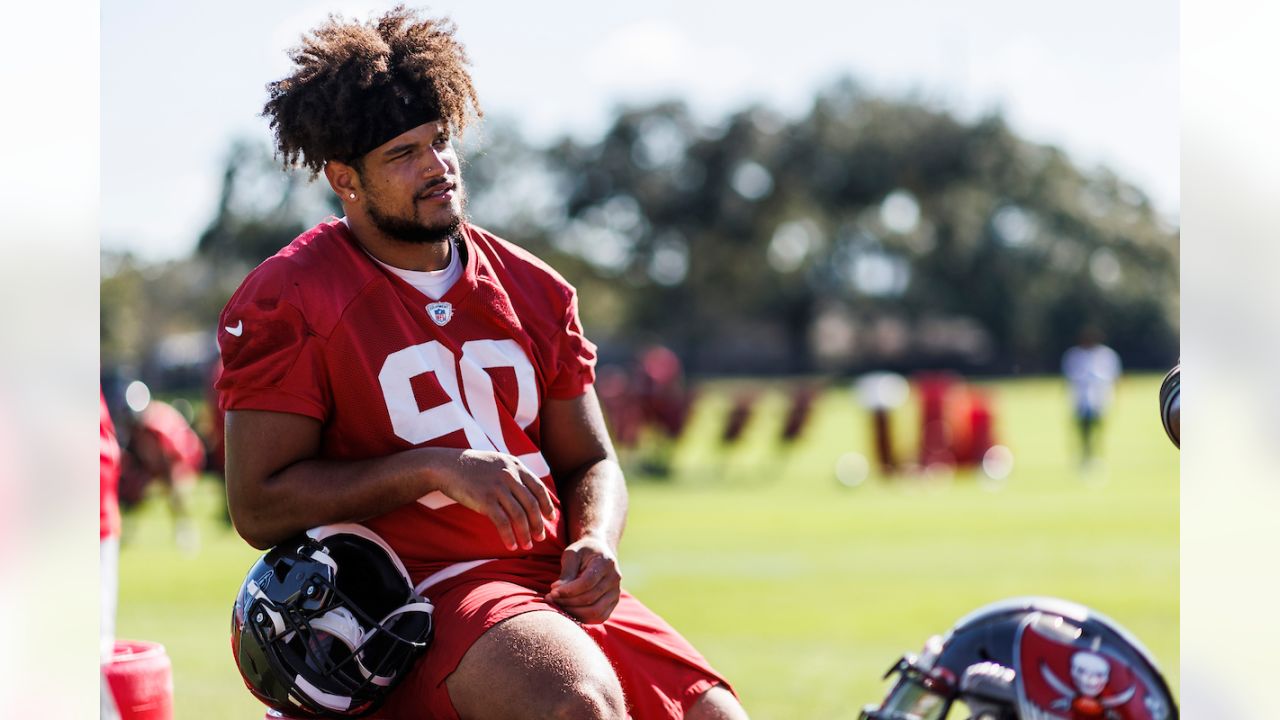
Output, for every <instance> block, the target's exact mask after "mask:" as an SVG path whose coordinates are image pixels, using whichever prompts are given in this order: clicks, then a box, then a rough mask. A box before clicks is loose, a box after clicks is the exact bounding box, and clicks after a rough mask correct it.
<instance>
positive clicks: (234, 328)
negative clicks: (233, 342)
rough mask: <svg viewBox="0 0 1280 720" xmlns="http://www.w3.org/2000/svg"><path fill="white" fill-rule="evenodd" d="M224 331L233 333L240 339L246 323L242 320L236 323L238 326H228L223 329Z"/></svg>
mask: <svg viewBox="0 0 1280 720" xmlns="http://www.w3.org/2000/svg"><path fill="white" fill-rule="evenodd" d="M222 329H223V330H226V331H227V332H229V333H231V334H232V335H235V336H236V337H240V334H241V333H243V332H244V321H243V320H240V321H238V322H236V324H235V325H227V326H226V327H224V328H222Z"/></svg>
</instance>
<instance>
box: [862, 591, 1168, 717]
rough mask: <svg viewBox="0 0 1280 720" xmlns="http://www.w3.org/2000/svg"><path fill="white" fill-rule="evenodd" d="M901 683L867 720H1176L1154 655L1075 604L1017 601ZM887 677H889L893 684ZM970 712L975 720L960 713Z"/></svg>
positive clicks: (910, 669)
mask: <svg viewBox="0 0 1280 720" xmlns="http://www.w3.org/2000/svg"><path fill="white" fill-rule="evenodd" d="M894 673H897V674H898V675H899V677H898V680H897V682H896V683H895V684H894V686H893V689H892V690H890V691H889V694H888V695H887V696H886V697H885V699H884V702H882V703H881V704H880V705H879V706H868V707H866V708H865V709H864V710H863V711H862V715H861V718H862V720H944V718H947V717H948V716H949V714H950V716H951V717H954V718H966V717H967V718H970V719H971V720H1177V718H1178V707H1177V705H1176V704H1175V703H1174V701H1173V696H1172V694H1171V693H1170V692H1169V686H1168V685H1167V684H1166V683H1165V680H1164V677H1163V676H1162V675H1161V674H1160V670H1159V669H1158V668H1157V667H1156V665H1155V662H1154V661H1153V660H1152V659H1151V655H1150V654H1149V653H1147V651H1146V650H1145V649H1144V648H1143V647H1142V645H1141V644H1139V643H1138V641H1137V639H1136V638H1134V637H1133V636H1132V635H1130V634H1129V633H1127V632H1126V631H1125V630H1124V629H1123V628H1121V627H1120V626H1119V625H1117V624H1116V623H1115V622H1113V621H1111V620H1109V619H1107V618H1106V617H1103V616H1102V615H1099V614H1098V613H1096V612H1094V611H1092V610H1090V609H1088V608H1086V607H1083V606H1081V605H1077V604H1075V603H1070V602H1066V601H1063V600H1055V599H1052V598H1042V597H1030V598H1015V599H1011V600H1004V601H1001V602H997V603H993V604H991V605H988V606H986V607H983V608H980V609H979V610H977V611H975V612H973V613H971V614H969V615H968V616H966V617H964V618H962V619H961V620H960V621H959V622H958V623H956V626H955V627H954V628H952V629H951V631H950V632H948V633H947V634H946V635H945V636H936V635H935V636H934V637H932V638H930V639H929V641H928V642H926V643H925V647H924V651H923V652H922V653H921V654H920V655H918V656H917V655H907V656H906V657H904V658H902V659H901V660H899V661H898V663H897V664H896V665H894V666H893V668H891V669H890V670H889V674H890V675H892V674H894ZM886 677H887V676H886ZM961 706H963V707H964V708H966V709H967V710H968V715H963V714H954V713H952V711H953V710H956V709H957V708H958V707H961Z"/></svg>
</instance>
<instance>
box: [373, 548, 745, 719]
mask: <svg viewBox="0 0 1280 720" xmlns="http://www.w3.org/2000/svg"><path fill="white" fill-rule="evenodd" d="M548 570H549V571H550V574H549V575H548ZM558 576H559V563H558V561H556V562H555V563H554V564H550V565H548V564H546V563H543V562H540V561H532V562H531V561H523V560H495V561H493V562H490V563H487V564H485V565H482V566H480V567H478V568H476V569H474V570H472V571H470V572H468V573H465V574H463V575H461V576H459V577H457V578H452V579H450V580H446V581H444V582H441V583H440V584H439V585H436V586H433V587H431V588H429V589H428V590H427V595H428V597H429V598H430V600H431V602H432V603H433V604H434V605H435V616H434V619H435V639H434V640H433V641H432V643H431V647H430V648H429V649H428V650H427V653H426V655H424V656H423V657H422V658H421V659H419V660H418V662H417V664H416V665H415V666H414V668H413V669H412V670H411V671H410V673H409V675H408V676H407V677H406V678H405V679H404V681H403V682H402V684H401V685H400V686H399V687H397V688H396V690H395V692H394V693H392V695H391V698H390V699H389V700H388V702H387V704H386V706H385V707H384V708H383V709H382V710H380V711H379V712H378V713H377V717H378V718H380V719H381V718H386V719H387V720H400V719H402V718H403V719H404V720H409V719H413V720H420V719H421V718H424V717H429V718H432V719H433V720H454V719H456V718H457V717H458V714H457V712H456V711H455V710H454V709H453V703H452V702H451V701H450V699H449V691H448V688H447V687H446V685H445V680H447V679H448V677H449V675H451V674H452V673H453V671H454V669H456V668H457V667H458V663H459V662H461V660H462V656H463V655H465V654H466V652H467V650H468V649H469V648H470V647H471V645H472V644H473V643H475V641H476V640H479V639H480V636H481V635H483V634H484V633H485V631H487V630H488V629H489V628H491V627H493V626H494V625H497V624H498V623H500V622H502V621H503V620H507V619H509V618H512V617H515V616H516V615H520V614H523V613H527V612H533V611H539V610H541V611H551V612H557V613H561V614H564V613H563V612H562V611H561V610H560V609H559V608H557V607H556V606H555V605H554V604H552V603H549V602H547V601H546V599H545V598H544V595H545V594H546V593H547V592H548V591H549V590H550V589H551V582H552V581H553V580H555V579H556V578H557V577H558ZM579 627H581V628H582V629H583V630H584V631H585V632H586V633H587V635H589V636H590V637H591V639H592V640H595V642H596V644H597V645H599V646H600V649H601V650H603V651H604V654H605V656H606V657H608V658H609V662H610V663H611V664H612V665H613V669H614V671H615V672H616V673H617V675H618V679H619V681H621V683H622V691H623V693H624V694H625V696H626V700H627V712H628V714H629V715H630V716H631V717H633V718H637V720H650V719H651V718H673V719H674V720H679V718H683V717H684V712H685V710H686V709H687V708H688V707H689V706H690V705H691V704H692V703H693V701H694V700H696V699H697V698H698V697H700V696H701V695H702V694H703V693H704V692H706V691H707V690H710V689H711V688H712V687H714V686H716V685H724V686H725V687H726V688H728V687H729V683H728V682H726V681H725V679H724V678H723V677H721V676H720V674H719V673H717V672H716V671H715V670H713V669H712V668H711V665H710V664H709V663H708V662H707V661H706V659H704V658H703V657H702V655H701V654H699V653H698V651H697V650H695V649H694V648H693V646H692V645H691V644H689V642H688V641H687V640H685V639H684V638H683V637H681V636H680V634H679V633H677V632H676V631H675V629H673V628H672V627H671V626H670V625H668V624H667V623H666V622H664V621H663V620H662V618H660V617H658V616H657V614H655V613H654V612H653V611H651V610H649V609H648V608H646V607H645V606H644V605H642V604H641V603H640V601H639V600H636V599H635V598H634V597H632V596H631V595H630V594H628V593H627V592H626V591H623V593H622V599H621V600H619V601H618V606H617V607H616V608H615V609H614V611H613V614H612V615H610V616H609V619H608V620H606V621H605V622H603V623H601V624H598V625H579Z"/></svg>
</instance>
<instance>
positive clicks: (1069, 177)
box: [102, 80, 1178, 374]
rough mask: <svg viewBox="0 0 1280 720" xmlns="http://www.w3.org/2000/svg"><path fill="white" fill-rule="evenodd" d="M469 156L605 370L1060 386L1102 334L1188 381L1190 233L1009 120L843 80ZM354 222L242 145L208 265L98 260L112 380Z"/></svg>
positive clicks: (475, 181)
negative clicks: (1009, 378)
mask: <svg viewBox="0 0 1280 720" xmlns="http://www.w3.org/2000/svg"><path fill="white" fill-rule="evenodd" d="M461 155H462V157H463V163H464V175H465V178H466V181H467V187H468V195H469V204H468V211H469V213H470V215H471V217H472V218H473V219H474V220H475V222H477V223H478V224H480V225H481V226H483V227H486V228H487V229H490V230H492V231H494V232H496V233H497V234H499V235H500V236H503V237H505V238H507V239H509V240H511V241H513V242H516V243H518V244H521V245H524V246H526V247H528V248H529V249H530V250H532V251H533V252H534V253H536V254H538V255H539V256H541V257H543V258H545V259H546V260H547V261H548V262H550V263H551V264H552V265H553V266H554V267H556V268H557V270H559V271H560V272H561V273H562V274H564V275H565V276H566V277H567V278H568V279H569V280H570V281H571V282H573V283H574V284H576V285H577V286H578V288H579V291H580V296H581V298H582V304H581V313H582V317H583V322H584V324H585V325H586V326H587V328H588V330H589V331H590V333H591V334H592V336H593V337H594V338H595V339H596V340H597V341H598V342H600V344H601V350H602V355H603V356H604V357H606V358H608V357H609V356H610V355H611V354H612V355H613V356H614V357H619V358H620V357H622V356H624V355H625V354H626V353H627V352H628V351H630V350H632V349H636V348H639V347H642V346H646V345H649V344H651V343H653V342H661V343H663V344H665V345H667V346H669V347H671V348H672V349H674V350H675V351H676V352H677V353H678V354H679V356H680V357H681V358H682V359H683V360H684V361H685V363H686V368H687V369H688V370H689V371H690V372H691V373H694V374H706V373H725V372H751V373H766V374H779V373H799V372H814V371H825V372H857V371H861V370H863V369H867V368H871V367H890V368H897V369H902V370H909V369H913V368H920V367H952V368H957V369H962V370H969V371H987V372H1010V371H1027V372H1052V371H1056V369H1057V364H1058V358H1059V357H1060V354H1061V352H1062V351H1063V350H1064V349H1065V348H1066V347H1067V346H1069V345H1070V344H1072V342H1073V341H1074V340H1075V336H1076V333H1077V331H1078V329H1079V328H1080V327H1081V326H1082V325H1084V324H1086V323H1092V324H1095V325H1097V326H1099V327H1101V328H1102V329H1103V331H1104V332H1105V333H1106V334H1107V336H1108V342H1109V344H1111V345H1112V346H1113V347H1115V348H1116V349H1117V350H1118V351H1119V352H1120V353H1121V355H1122V357H1124V359H1125V362H1126V364H1127V365H1128V366H1129V367H1165V366H1167V365H1169V364H1171V363H1172V361H1173V360H1174V358H1176V356H1177V313H1178V306H1177V298H1178V274H1177V272H1178V233H1177V230H1176V228H1174V227H1170V226H1169V225H1168V223H1167V222H1166V221H1164V220H1162V219H1161V218H1160V217H1159V216H1158V215H1157V214H1156V212H1155V211H1154V209H1153V207H1152V206H1151V203H1150V202H1149V201H1148V199H1147V198H1146V197H1145V196H1144V195H1143V194H1142V192H1141V191H1139V190H1138V189H1137V188H1135V187H1133V186H1132V185H1131V184H1129V183H1126V182H1125V181H1123V180H1122V179H1121V178H1119V177H1117V176H1116V175H1115V174H1114V173H1112V172H1110V171H1108V170H1106V169H1105V168H1097V169H1082V168H1080V167H1077V166H1076V165H1075V164H1073V163H1072V162H1071V160H1070V159H1069V158H1068V157H1067V156H1066V155H1065V154H1064V153H1063V152H1061V151H1060V150H1058V149H1057V148H1054V147H1048V146H1043V145H1037V144H1034V143H1031V142H1028V141H1026V140H1023V139H1021V138H1019V137H1017V136H1016V135H1015V134H1014V133H1013V132H1012V131H1011V130H1010V129H1009V128H1008V126H1006V125H1005V123H1004V122H1003V120H1002V119H1001V118H1000V117H999V116H998V115H994V114H993V115H989V116H986V117H981V118H977V119H975V120H971V121H966V120H962V119H959V118H956V117H954V116H952V115H950V114H949V113H947V112H945V111H943V110H940V109H937V108H934V107H931V106H930V105H929V104H927V103H924V102H920V101H917V100H914V99H910V98H906V99H889V98H884V97H878V96H874V95H871V94H868V93H866V92H865V91H864V90H862V89H861V88H860V87H859V86H858V85H856V84H855V83H853V82H852V81H850V80H842V81H839V82H836V83H833V84H832V85H830V86H829V87H827V88H826V89H824V90H823V91H822V92H820V93H819V94H818V95H817V97H816V98H815V100H814V103H813V105H812V107H811V108H810V109H809V110H808V112H807V113H805V114H804V115H803V116H800V117H795V118H787V117H783V116H781V115H779V114H778V113H776V112H774V111H772V110H770V109H769V108H766V107H760V106H753V107H747V108H744V109H742V110H741V111H739V112H737V113H734V114H732V115H730V116H728V117H726V118H724V119H723V120H722V121H720V122H718V123H713V124H705V123H702V122H699V121H698V120H696V119H695V118H694V116H693V114H692V113H691V112H690V110H689V109H688V108H687V107H686V106H685V105H684V104H683V103H681V102H678V101H671V102H663V103H657V104H653V105H649V106H645V107H631V108H622V109H620V110H619V111H618V112H617V113H616V116H615V119H614V121H613V123H612V125H611V127H610V128H609V129H608V130H607V131H606V132H605V133H604V134H603V135H602V136H601V137H600V138H599V139H598V140H593V141H581V140H571V139H564V140H560V141H558V142H555V143H552V144H550V145H549V146H547V147H536V146H534V145H532V144H530V143H528V142H527V141H525V140H524V139H523V138H522V137H521V135H520V134H519V132H517V130H516V129H515V127H514V125H513V124H511V123H509V122H503V121H501V120H500V119H494V118H490V119H489V120H487V121H486V123H485V124H484V125H483V126H482V127H481V128H479V129H478V131H471V132H469V133H468V134H467V135H466V136H465V137H464V138H463V142H462V146H461ZM340 212H341V207H340V205H339V204H338V203H337V201H336V198H334V197H333V195H332V193H331V192H330V191H329V188H328V187H327V185H326V184H325V183H324V181H323V179H321V180H319V181H316V182H308V178H306V177H305V175H303V174H299V173H296V172H282V171H281V169H280V167H279V163H278V162H277V161H275V160H273V158H272V157H271V155H270V152H269V150H268V148H267V146H266V145H265V143H253V142H247V141H237V142H236V143H233V144H232V146H231V147H230V149H229V153H228V156H227V161H226V166H225V169H224V171H223V182H222V188H221V192H220V196H219V198H218V200H217V205H216V208H215V212H214V213H213V219H212V220H211V222H210V223H209V225H208V227H207V228H205V230H204V231H203V232H202V233H201V234H200V237H199V243H198V250H197V253H196V255H195V256H194V257H192V258H190V259H188V260H184V261H181V262H175V263H169V264H166V265H163V266H159V267H145V266H141V265H138V264H137V263H136V262H134V261H133V260H132V259H130V258H127V257H126V258H115V259H112V260H111V262H110V263H108V262H106V259H105V258H104V279H103V309H102V314H103V352H104V357H105V356H107V355H108V354H114V355H127V354H129V350H128V348H137V347H146V346H149V345H148V344H149V343H153V342H154V341H155V338H156V336H157V335H158V334H161V333H164V332H168V331H169V329H170V328H172V327H178V326H181V327H184V328H190V327H195V328H200V327H203V328H209V329H210V331H211V330H212V325H213V323H214V322H215V319H216V316H217V312H218V310H219V309H220V308H221V306H222V304H223V303H225V301H226V299H227V298H228V297H229V296H230V294H231V292H232V291H233V290H234V289H235V287H236V285H237V284H238V283H239V282H240V280H241V279H242V278H243V277H244V275H245V273H247V272H248V270H249V269H250V268H251V267H252V266H254V265H256V264H257V263H258V262H260V261H261V260H263V259H264V258H266V257H267V256H269V255H271V254H273V253H275V252H276V251H277V250H278V249H279V248H280V247H282V246H284V245H285V244H287V243H288V242H289V241H290V240H292V239H293V238H294V237H295V236H296V235H297V234H298V233H300V232H301V231H303V230H305V229H306V228H307V227H310V226H311V225H312V224H314V223H315V222H317V221H319V220H321V219H323V218H324V217H325V216H327V215H331V214H339V213H340ZM108 266H110V267H109V268H108ZM153 285H154V286H155V287H152V286H153ZM139 344H140V345H139ZM135 354H138V353H135Z"/></svg>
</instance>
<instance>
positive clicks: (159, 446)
mask: <svg viewBox="0 0 1280 720" xmlns="http://www.w3.org/2000/svg"><path fill="white" fill-rule="evenodd" d="M133 432H134V447H135V448H136V449H137V450H138V454H139V456H140V457H141V459H142V461H143V464H144V465H146V466H147V470H148V472H150V473H152V474H154V475H163V474H166V473H171V474H178V475H189V474H191V473H196V472H199V471H200V469H201V468H203V467H204V444H203V442H201V440H200V436H199V435H197V434H196V431H195V430H193V429H192V428H191V424H190V423H188V422H187V419H186V418H185V417H183V416H182V413H180V412H178V410H177V408H175V407H174V406H172V405H170V404H169V403H167V402H164V401H161V400H152V401H151V402H150V403H148V404H147V407H146V409H144V410H143V411H142V414H141V415H139V416H138V424H137V426H136V427H135V428H134V430H133Z"/></svg>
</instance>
